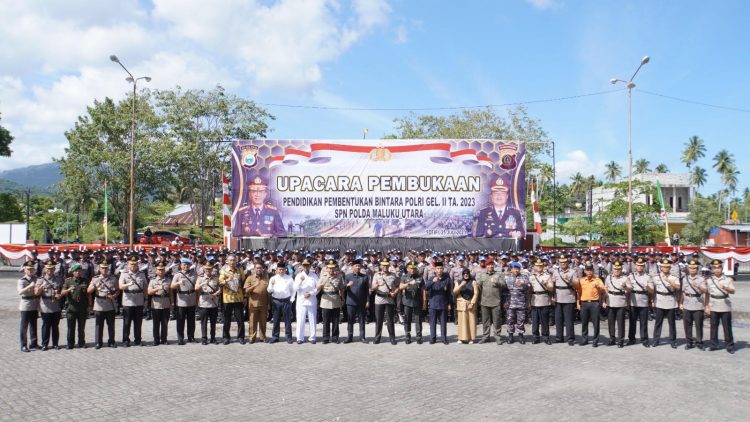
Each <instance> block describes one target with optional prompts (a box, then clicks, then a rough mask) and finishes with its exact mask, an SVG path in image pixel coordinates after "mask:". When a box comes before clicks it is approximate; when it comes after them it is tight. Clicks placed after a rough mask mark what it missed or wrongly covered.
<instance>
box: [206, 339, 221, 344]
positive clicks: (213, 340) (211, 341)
mask: <svg viewBox="0 0 750 422" xmlns="http://www.w3.org/2000/svg"><path fill="white" fill-rule="evenodd" d="M208 342H209V343H210V344H219V342H218V341H216V339H215V338H212V339H211V340H209V341H208Z"/></svg>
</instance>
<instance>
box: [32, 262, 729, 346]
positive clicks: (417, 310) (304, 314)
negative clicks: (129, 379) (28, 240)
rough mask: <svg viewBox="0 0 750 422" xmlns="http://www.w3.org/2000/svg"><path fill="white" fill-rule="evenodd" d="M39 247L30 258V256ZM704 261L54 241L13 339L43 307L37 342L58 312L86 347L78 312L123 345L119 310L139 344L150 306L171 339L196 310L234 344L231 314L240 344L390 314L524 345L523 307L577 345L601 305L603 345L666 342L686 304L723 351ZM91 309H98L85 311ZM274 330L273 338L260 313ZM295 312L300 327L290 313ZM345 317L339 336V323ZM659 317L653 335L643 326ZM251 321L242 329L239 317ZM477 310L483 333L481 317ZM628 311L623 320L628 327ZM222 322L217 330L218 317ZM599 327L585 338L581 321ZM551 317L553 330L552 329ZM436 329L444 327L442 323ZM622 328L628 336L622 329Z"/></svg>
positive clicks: (466, 337) (692, 340)
mask: <svg viewBox="0 0 750 422" xmlns="http://www.w3.org/2000/svg"><path fill="white" fill-rule="evenodd" d="M34 258H36V256H34ZM708 265H709V266H708V267H702V265H701V263H700V260H699V257H698V256H697V255H693V256H692V257H686V256H684V255H682V254H672V256H671V257H670V256H669V255H666V256H658V255H657V254H653V253H652V254H637V253H636V254H628V253H612V254H610V253H607V252H602V253H591V252H589V251H574V252H573V253H572V254H566V253H557V252H552V253H549V254H536V253H515V252H509V253H497V252H494V251H471V252H467V251H464V252H463V253H459V252H457V251H456V252H452V251H448V252H447V253H436V252H432V251H422V252H417V251H409V252H408V253H407V254H406V256H404V254H402V253H401V252H400V251H396V250H392V251H387V252H384V253H380V252H377V251H370V250H368V251H365V252H364V253H363V255H362V256H359V255H357V252H356V251H353V250H347V251H345V252H344V253H339V251H337V250H325V251H323V250H320V251H312V252H303V251H269V250H258V251H245V250H242V251H228V250H210V249H209V250H195V249H194V250H189V251H185V252H179V251H175V252H170V251H169V250H167V249H164V248H162V249H154V250H152V251H151V252H149V253H146V252H145V251H140V252H135V251H130V252H129V253H126V251H123V250H114V249H108V250H99V251H96V252H94V251H89V250H83V251H77V250H74V251H59V250H51V251H50V252H49V254H48V258H47V259H46V260H45V261H44V262H43V261H42V260H40V259H30V260H29V261H27V262H26V263H25V264H24V265H23V272H24V275H23V277H22V278H21V279H20V280H19V281H18V285H17V291H18V294H19V296H20V305H19V309H20V311H21V323H20V343H21V350H22V351H24V352H28V351H29V350H30V349H35V348H38V347H39V346H40V344H39V341H38V339H37V319H38V318H39V315H40V314H41V319H42V333H41V334H42V335H41V349H42V350H48V349H49V348H50V347H51V348H54V349H59V348H60V342H59V335H60V332H59V323H60V320H61V319H62V315H63V311H64V314H65V319H66V321H67V343H66V347H67V348H68V349H72V348H74V347H76V345H77V347H86V341H85V325H86V320H87V319H88V318H89V317H90V316H93V318H94V321H95V333H94V346H95V348H97V349H98V348H101V347H103V346H105V343H104V326H105V325H106V327H107V343H106V346H108V347H117V342H116V339H115V326H114V324H115V316H116V314H118V313H119V314H121V315H122V341H121V343H120V345H122V346H125V347H130V346H131V334H132V340H133V341H132V345H136V346H139V345H140V346H143V345H145V344H146V342H145V341H144V340H143V336H142V332H141V331H142V324H143V319H144V317H145V318H146V319H151V320H152V334H153V336H152V338H153V340H152V341H153V343H152V344H153V345H154V346H158V345H161V344H168V324H169V320H170V318H174V319H176V331H177V333H176V338H177V344H178V345H184V344H186V343H192V342H196V341H197V339H196V320H198V321H200V336H201V343H202V344H204V345H206V344H210V343H219V342H221V343H223V344H229V343H230V342H231V335H230V334H231V324H232V323H233V322H235V323H236V324H237V331H236V333H237V334H236V336H237V341H238V342H239V343H241V344H245V343H247V342H248V341H249V342H250V343H255V342H256V341H263V342H268V343H275V342H278V341H280V339H281V336H280V329H281V323H282V322H283V323H284V340H285V341H286V342H287V343H290V344H291V343H293V342H294V341H295V340H294V339H295V338H296V342H297V343H299V344H302V343H304V342H306V341H307V342H310V343H313V344H315V343H316V342H317V336H316V326H317V322H318V321H319V320H322V323H323V332H322V334H323V336H322V337H323V338H322V342H323V343H330V342H333V343H339V342H340V341H341V340H343V343H350V342H352V341H354V325H355V323H358V334H359V335H358V338H357V339H358V341H360V342H363V343H368V340H367V338H366V336H365V325H366V324H367V322H368V320H373V321H374V323H375V338H374V339H373V342H374V343H376V344H377V343H380V342H381V339H382V329H383V325H385V326H386V329H387V334H388V341H390V343H391V344H394V345H395V344H397V340H396V336H395V324H396V322H397V321H398V322H399V323H402V324H403V326H404V331H405V340H404V341H405V343H406V344H410V343H411V342H412V328H413V329H414V334H415V336H414V340H415V341H416V342H417V343H420V344H421V343H422V342H423V335H422V323H423V321H424V319H425V317H426V319H427V321H428V322H429V327H430V330H429V331H430V332H429V338H428V341H429V342H430V343H432V344H434V343H436V342H438V340H439V341H440V342H442V343H444V344H448V343H449V341H448V337H447V322H448V320H449V319H452V320H453V321H454V322H455V323H456V324H457V325H458V342H459V343H461V344H467V343H474V342H480V343H487V342H490V341H491V339H492V337H493V335H494V339H495V341H496V342H497V344H502V343H504V342H505V339H504V338H503V337H502V336H501V329H502V325H506V326H507V342H508V343H514V342H516V341H517V342H519V343H522V344H523V343H525V342H526V337H525V330H526V323H527V319H528V318H529V316H530V320H531V321H530V322H531V337H530V338H531V340H532V342H533V343H535V344H536V343H541V342H544V343H546V344H552V342H553V341H554V342H558V343H563V342H567V343H568V344H569V345H571V346H572V345H574V344H575V340H576V337H575V332H574V321H575V319H576V318H580V321H581V333H580V341H579V344H581V345H587V344H589V342H590V343H591V344H592V346H593V347H597V346H598V345H599V343H600V338H599V333H600V320H601V319H602V318H603V317H604V315H602V313H605V314H606V320H607V323H608V328H609V343H608V344H609V345H617V346H618V347H624V346H625V345H626V344H628V345H632V344H636V327H638V328H639V330H638V334H639V337H638V340H639V341H640V343H641V344H642V345H643V346H645V347H655V346H658V345H659V344H660V342H661V334H662V326H663V324H664V321H665V320H666V321H667V325H668V329H669V337H668V343H669V344H670V345H671V347H673V348H676V347H677V333H676V320H677V319H678V316H681V318H682V321H683V324H684V332H685V337H686V345H685V347H686V348H687V349H691V348H699V349H704V341H703V325H704V324H703V322H704V317H706V316H708V317H709V319H710V342H709V343H708V347H707V349H708V350H715V349H717V348H718V347H719V342H718V328H719V325H721V326H722V327H723V334H724V341H725V343H726V350H727V351H728V352H729V353H733V352H734V340H733V336H732V321H731V320H732V309H731V299H730V295H732V294H734V292H735V290H734V289H735V286H734V280H733V278H732V277H730V276H727V275H725V274H724V271H723V263H722V262H721V261H719V260H712V261H710V263H709V264H708ZM92 314H93V315H92ZM269 316H270V317H271V321H272V328H271V332H270V336H267V335H266V333H267V321H268V319H269ZM295 319H296V321H297V324H296V333H294V336H293V333H292V322H293V320H295ZM342 319H343V320H344V321H345V322H346V329H347V332H346V334H345V335H341V333H340V332H339V323H340V322H341V320H342ZM651 319H653V321H654V327H653V334H652V337H651V338H649V329H648V324H649V320H651ZM246 320H247V321H248V328H249V333H248V336H247V338H248V339H246V335H245V321H246ZM478 320H481V328H482V332H481V334H479V335H478V333H477V324H478ZM626 320H627V321H628V322H629V324H628V331H627V332H626V331H625V323H626ZM218 321H223V327H222V328H223V329H222V332H221V341H217V335H216V326H217V322H218ZM590 324H592V325H593V336H589V325H590ZM550 325H554V326H555V334H554V336H552V335H551V334H550ZM438 326H439V327H440V337H439V338H438V335H437V331H438V330H437V329H438ZM626 336H627V343H626V338H625V337H626Z"/></svg>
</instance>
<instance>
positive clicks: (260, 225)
mask: <svg viewBox="0 0 750 422" xmlns="http://www.w3.org/2000/svg"><path fill="white" fill-rule="evenodd" d="M247 188H248V199H249V203H248V204H247V205H245V206H243V207H242V208H240V210H239V215H240V221H239V223H240V226H241V228H242V235H244V236H273V237H283V236H286V229H285V228H284V223H283V221H281V215H279V210H278V208H276V206H275V205H273V204H271V203H269V202H267V201H266V200H267V199H268V182H266V180H265V179H264V178H263V177H260V176H255V177H253V178H252V179H251V180H250V183H249V184H248V185H247Z"/></svg>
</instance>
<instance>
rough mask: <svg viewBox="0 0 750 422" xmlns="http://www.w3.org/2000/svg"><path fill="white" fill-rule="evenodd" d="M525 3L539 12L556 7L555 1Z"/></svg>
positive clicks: (534, 0) (529, 1)
mask: <svg viewBox="0 0 750 422" xmlns="http://www.w3.org/2000/svg"><path fill="white" fill-rule="evenodd" d="M526 2H527V3H529V4H530V5H532V6H534V8H535V9H539V10H547V9H551V8H553V7H557V6H558V4H557V1H555V0H526Z"/></svg>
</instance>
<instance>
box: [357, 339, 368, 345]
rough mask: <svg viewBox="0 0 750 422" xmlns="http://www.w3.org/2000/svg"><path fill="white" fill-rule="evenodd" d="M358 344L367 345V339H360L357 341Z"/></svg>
mask: <svg viewBox="0 0 750 422" xmlns="http://www.w3.org/2000/svg"><path fill="white" fill-rule="evenodd" d="M359 342H360V343H364V344H368V342H367V339H366V338H361V339H359Z"/></svg>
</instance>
